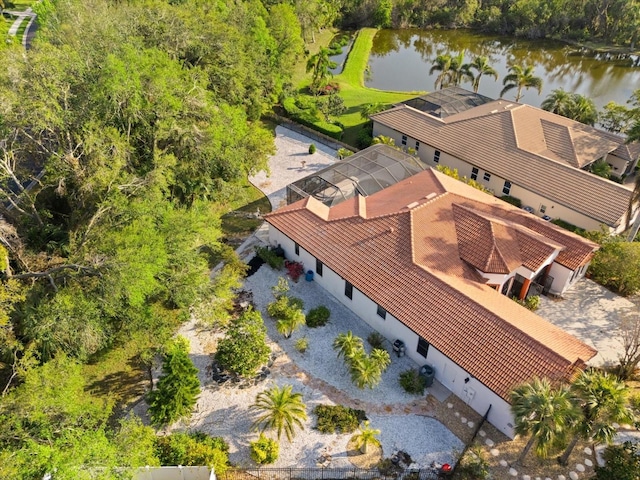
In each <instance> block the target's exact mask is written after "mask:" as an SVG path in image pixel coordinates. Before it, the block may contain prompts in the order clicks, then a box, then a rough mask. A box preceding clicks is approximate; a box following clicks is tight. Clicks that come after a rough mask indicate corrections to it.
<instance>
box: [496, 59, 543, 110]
mask: <svg viewBox="0 0 640 480" xmlns="http://www.w3.org/2000/svg"><path fill="white" fill-rule="evenodd" d="M509 72H511V73H509V75H507V76H506V77H504V80H503V82H502V84H503V85H504V88H503V89H502V91H501V92H500V96H501V97H502V96H504V94H505V93H507V92H508V91H509V90H512V89H514V88H517V93H516V102H519V101H520V99H521V98H522V89H523V88H525V89H527V90H529V89H530V88H535V89H536V90H538V95H540V91H541V90H542V79H541V78H540V77H536V76H535V75H534V72H533V65H528V66H525V67H523V66H521V65H511V66H510V67H509Z"/></svg>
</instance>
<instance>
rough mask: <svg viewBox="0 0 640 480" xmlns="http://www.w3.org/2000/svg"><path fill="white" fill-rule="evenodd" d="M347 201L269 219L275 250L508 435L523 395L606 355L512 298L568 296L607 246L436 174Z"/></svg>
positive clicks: (313, 202)
mask: <svg viewBox="0 0 640 480" xmlns="http://www.w3.org/2000/svg"><path fill="white" fill-rule="evenodd" d="M385 149H388V150H392V149H391V148H390V147H386V146H380V145H379V146H376V147H372V149H367V150H364V151H362V152H358V153H357V154H355V155H354V157H356V159H355V161H356V162H357V160H358V159H359V158H360V157H358V156H362V157H366V156H369V161H372V159H373V160H376V158H379V157H380V156H382V155H383V154H384V152H385ZM393 155H395V154H393ZM349 158H351V157H349ZM339 163H340V162H339ZM354 163H355V162H354ZM363 163H364V162H363ZM352 165H353V164H352ZM327 177H328V176H327ZM357 180H358V179H356V178H354V184H356V185H357ZM314 195H315V196H314ZM316 197H318V198H316ZM345 197H348V198H344V199H343V200H342V201H340V202H333V201H332V200H333V199H335V196H334V197H332V198H327V197H326V195H323V194H322V192H319V191H318V192H315V193H314V194H313V195H311V196H308V197H306V198H303V199H302V200H298V201H296V202H295V203H293V204H290V205H287V206H285V207H283V208H281V209H279V210H277V211H276V212H274V213H271V214H269V215H267V216H266V217H265V218H266V220H267V222H268V223H269V224H270V228H269V239H270V242H271V243H272V244H273V245H280V246H281V247H282V248H283V249H284V251H285V253H286V256H287V258H289V259H292V260H297V261H301V262H303V263H304V265H305V269H307V270H309V269H311V270H313V271H314V272H315V279H314V280H315V281H316V282H317V283H319V284H320V285H321V286H322V287H324V288H325V289H326V290H327V291H329V292H330V293H331V294H332V295H334V296H335V297H336V298H337V299H338V300H339V301H341V302H342V303H344V304H345V305H346V306H348V307H349V308H350V309H352V310H353V311H354V312H355V313H356V314H358V315H359V316H360V317H361V318H362V319H363V320H365V321H366V322H368V323H369V324H370V325H371V326H372V327H373V328H375V329H376V330H378V331H379V332H380V333H382V334H383V335H385V336H386V337H387V338H388V339H390V340H392V341H393V340H394V339H400V340H402V341H403V342H404V343H405V345H406V347H407V355H409V356H411V357H412V358H413V359H414V360H415V361H416V362H419V363H429V364H430V365H432V366H434V368H435V371H436V378H437V379H438V380H439V381H440V382H441V383H442V384H443V385H444V386H446V387H447V388H448V389H450V390H451V391H452V392H453V393H454V394H456V395H457V396H459V397H460V398H461V399H463V400H464V401H465V402H466V403H468V404H469V405H470V406H471V407H472V408H473V409H474V410H476V411H477V412H479V413H480V414H485V412H486V411H487V409H488V408H489V406H491V410H490V413H489V417H488V419H489V421H490V422H491V423H492V424H493V425H495V426H496V427H497V428H499V429H500V430H501V431H502V432H504V433H505V434H507V435H510V436H513V418H512V416H511V413H510V406H509V402H508V399H509V393H510V391H511V390H512V388H513V387H514V386H516V385H518V384H520V383H522V382H524V381H527V380H529V379H530V378H531V377H532V376H534V375H537V376H543V377H549V378H551V379H554V380H567V379H569V378H570V377H571V376H572V374H573V373H574V372H575V370H576V369H577V368H583V367H584V366H585V364H586V362H587V361H589V359H591V358H592V357H593V356H594V355H595V354H596V351H595V350H594V349H593V348H591V347H590V346H588V345H585V344H584V343H582V342H581V341H579V340H578V339H576V338H575V337H573V336H572V335H570V334H568V333H566V332H565V331H563V330H561V329H560V328H558V327H556V326H554V325H552V324H550V323H548V322H547V321H545V320H544V319H542V318H541V317H539V316H537V315H536V314H534V313H532V312H530V311H529V310H527V309H525V308H524V307H522V306H520V305H519V304H518V303H516V302H514V301H513V300H512V299H511V298H509V296H510V295H515V296H517V297H519V298H525V297H526V296H527V295H528V294H529V295H530V294H532V293H537V292H539V291H541V290H543V289H546V290H549V291H551V292H556V293H560V292H562V291H564V290H565V289H566V288H567V287H568V286H569V285H571V283H572V282H573V281H575V280H576V279H577V278H579V277H580V276H582V275H583V274H584V271H585V269H586V267H587V265H588V263H589V261H590V259H591V256H592V255H593V252H594V251H595V250H596V249H597V245H596V244H594V243H592V242H589V241H587V240H585V239H583V238H581V237H579V236H577V235H574V234H572V233H570V232H568V231H566V230H563V229H561V228H559V227H557V226H555V225H553V224H551V223H549V222H545V221H543V220H542V219H540V218H537V217H536V216H534V215H531V214H529V213H527V212H525V211H523V210H521V209H518V208H516V207H513V206H511V205H508V204H506V203H505V202H503V201H501V200H499V199H496V198H495V197H493V196H491V195H488V194H486V193H483V192H481V191H479V190H476V189H473V188H471V187H469V186H468V185H465V184H464V183H462V182H459V181H457V180H454V179H452V178H450V177H447V176H446V175H443V174H441V173H439V172H437V171H435V170H432V169H427V170H424V171H420V172H419V173H416V174H414V175H412V176H409V177H407V178H404V179H401V180H399V181H398V182H397V183H395V184H393V185H390V186H386V187H385V188H383V189H380V190H378V191H375V192H374V193H372V194H370V195H368V196H363V195H360V194H356V195H354V196H349V195H345ZM319 198H321V199H323V201H325V203H323V201H321V200H319Z"/></svg>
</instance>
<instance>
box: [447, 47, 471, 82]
mask: <svg viewBox="0 0 640 480" xmlns="http://www.w3.org/2000/svg"><path fill="white" fill-rule="evenodd" d="M449 71H450V72H451V74H450V78H451V83H452V84H453V85H454V86H458V85H460V83H461V82H462V81H463V80H470V81H472V82H473V74H472V73H471V71H470V70H469V64H467V63H464V50H463V51H462V52H460V53H458V55H456V56H455V57H451V65H450V66H449Z"/></svg>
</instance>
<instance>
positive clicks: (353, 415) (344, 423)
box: [313, 405, 367, 433]
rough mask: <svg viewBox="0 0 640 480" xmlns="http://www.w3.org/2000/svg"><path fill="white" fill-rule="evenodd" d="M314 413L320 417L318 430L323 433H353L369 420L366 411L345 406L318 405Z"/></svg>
mask: <svg viewBox="0 0 640 480" xmlns="http://www.w3.org/2000/svg"><path fill="white" fill-rule="evenodd" d="M313 413H315V414H316V416H317V417H318V423H317V424H316V429H318V430H319V431H320V432H322V433H336V432H338V433H352V432H355V431H356V429H357V428H358V427H359V426H360V423H362V422H364V421H365V420H367V415H366V413H365V411H364V410H356V409H354V408H350V407H345V406H343V405H318V406H317V407H316V408H315V409H314V410H313Z"/></svg>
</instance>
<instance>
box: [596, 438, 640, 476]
mask: <svg viewBox="0 0 640 480" xmlns="http://www.w3.org/2000/svg"><path fill="white" fill-rule="evenodd" d="M603 457H604V461H605V465H604V466H603V467H601V466H596V472H595V473H596V475H595V477H593V478H594V479H595V480H611V479H615V480H637V479H638V478H639V477H640V444H637V443H633V442H629V441H627V442H624V443H623V444H622V445H609V446H608V447H607V448H605V450H604V454H603Z"/></svg>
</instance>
